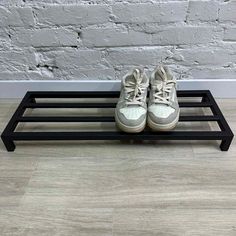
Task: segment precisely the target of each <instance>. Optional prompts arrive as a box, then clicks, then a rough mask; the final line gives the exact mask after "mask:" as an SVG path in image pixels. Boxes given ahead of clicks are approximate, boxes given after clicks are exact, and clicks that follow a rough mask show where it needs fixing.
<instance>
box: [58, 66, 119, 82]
mask: <svg viewBox="0 0 236 236" xmlns="http://www.w3.org/2000/svg"><path fill="white" fill-rule="evenodd" d="M62 73H63V76H64V78H65V79H67V80H78V79H80V80H113V79H115V71H114V69H113V68H104V69H103V68H95V69H93V68H91V69H70V71H68V70H64V71H62Z"/></svg>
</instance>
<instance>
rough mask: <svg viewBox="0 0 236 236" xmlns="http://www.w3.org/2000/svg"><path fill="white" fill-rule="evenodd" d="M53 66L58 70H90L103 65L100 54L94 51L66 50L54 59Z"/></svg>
mask: <svg viewBox="0 0 236 236" xmlns="http://www.w3.org/2000/svg"><path fill="white" fill-rule="evenodd" d="M55 62H56V63H55V65H56V66H57V67H59V68H64V69H66V68H81V67H82V68H89V67H90V68H91V66H92V67H93V68H94V67H98V66H99V65H101V64H104V63H105V61H104V60H103V58H102V52H101V51H96V50H84V49H82V50H80V49H77V50H66V51H63V52H62V53H60V54H58V55H57V56H56V58H55Z"/></svg>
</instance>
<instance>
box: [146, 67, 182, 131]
mask: <svg viewBox="0 0 236 236" xmlns="http://www.w3.org/2000/svg"><path fill="white" fill-rule="evenodd" d="M150 84H151V89H150V94H149V101H148V118H147V123H148V126H149V127H150V128H151V129H152V130H154V131H169V130H172V129H174V128H175V126H176V125H177V123H178V120H179V113H180V109H179V104H178V100H177V95H176V79H175V78H174V76H173V75H172V74H171V72H170V70H169V69H168V68H167V67H163V66H159V67H157V68H156V69H155V70H154V71H153V72H152V74H151V78H150Z"/></svg>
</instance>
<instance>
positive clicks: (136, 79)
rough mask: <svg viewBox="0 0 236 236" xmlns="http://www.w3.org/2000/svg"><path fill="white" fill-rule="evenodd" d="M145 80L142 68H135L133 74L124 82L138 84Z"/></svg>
mask: <svg viewBox="0 0 236 236" xmlns="http://www.w3.org/2000/svg"><path fill="white" fill-rule="evenodd" d="M142 80H143V75H142V72H141V70H139V69H134V71H133V73H132V75H130V76H127V77H126V78H125V80H124V82H125V83H126V84H130V83H132V84H137V83H141V82H142Z"/></svg>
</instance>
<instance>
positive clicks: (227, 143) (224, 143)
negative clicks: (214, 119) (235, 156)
mask: <svg viewBox="0 0 236 236" xmlns="http://www.w3.org/2000/svg"><path fill="white" fill-rule="evenodd" d="M232 140H233V137H229V138H227V139H223V140H222V142H221V144H220V149H221V151H228V150H229V147H230V144H231V142H232Z"/></svg>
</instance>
